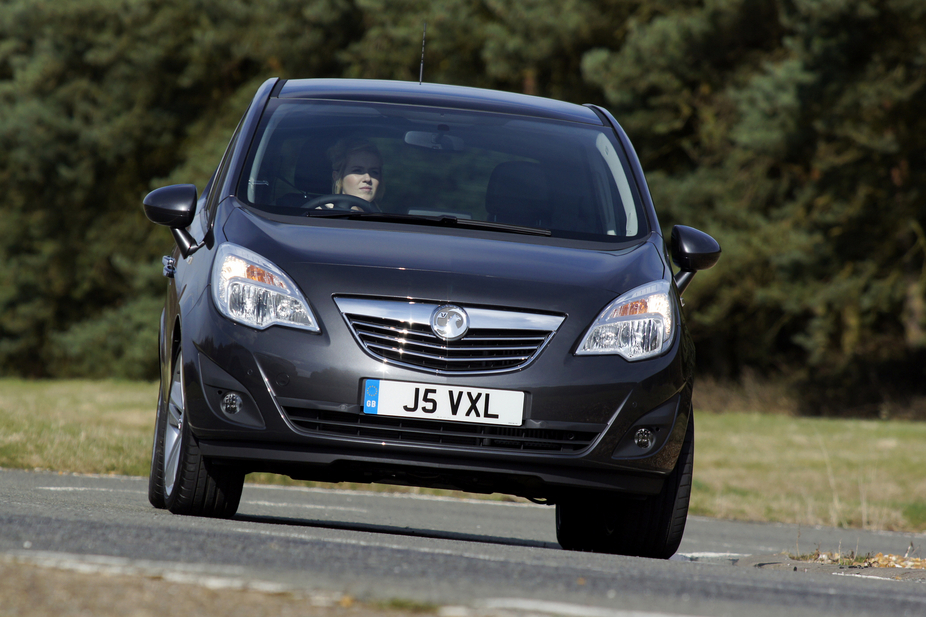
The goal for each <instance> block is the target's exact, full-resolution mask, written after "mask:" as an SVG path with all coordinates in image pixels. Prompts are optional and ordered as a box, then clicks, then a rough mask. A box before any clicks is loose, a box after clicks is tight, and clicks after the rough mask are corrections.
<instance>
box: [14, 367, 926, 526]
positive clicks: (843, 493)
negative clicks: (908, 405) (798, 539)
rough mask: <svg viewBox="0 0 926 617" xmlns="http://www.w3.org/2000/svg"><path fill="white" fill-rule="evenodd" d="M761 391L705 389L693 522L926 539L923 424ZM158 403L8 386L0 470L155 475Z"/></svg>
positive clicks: (124, 389)
mask: <svg viewBox="0 0 926 617" xmlns="http://www.w3.org/2000/svg"><path fill="white" fill-rule="evenodd" d="M753 386H754V387H749V388H745V389H738V387H731V388H727V387H725V386H721V385H717V384H710V383H707V384H699V388H700V389H699V390H698V391H697V393H696V397H697V398H696V400H695V405H696V410H697V411H696V420H695V421H696V430H697V433H696V434H697V442H696V443H697V448H696V451H695V470H694V486H693V491H692V503H691V512H692V514H698V515H703V516H709V517H715V518H730V519H739V520H752V521H775V522H787V523H800V524H804V525H817V524H821V525H832V526H836V527H858V528H865V529H884V530H895V531H900V530H903V531H924V530H926V476H924V475H923V473H922V470H923V469H926V448H923V445H922V444H923V443H926V423H914V422H903V421H896V420H895V421H876V420H841V419H839V420H837V419H814V418H796V417H792V416H791V415H789V414H790V413H792V411H791V410H790V409H789V407H788V405H789V404H788V401H787V397H786V396H784V395H783V394H781V393H776V392H777V390H774V389H773V390H772V391H763V390H762V389H761V387H760V386H759V385H756V384H753ZM738 392H743V393H746V394H737V393H738ZM757 392H758V394H757ZM156 401H157V386H156V385H155V384H152V383H139V382H120V381H24V380H17V379H0V467H10V468H19V469H48V470H54V471H61V472H75V473H99V474H120V475H136V476H144V475H147V473H148V460H149V456H150V448H151V435H152V432H153V426H154V406H155V403H156ZM714 410H718V411H722V412H723V413H717V412H715V411H714ZM757 410H761V411H763V412H765V413H756V411H757ZM248 480H249V481H258V482H275V483H281V484H298V485H305V484H307V483H303V482H295V481H292V480H290V479H289V478H280V477H278V476H271V475H267V474H260V475H253V476H249V478H248ZM361 487H363V486H362V485H361V486H359V487H357V488H361ZM370 488H373V489H374V490H390V491H394V490H403V489H401V488H397V487H387V486H382V485H374V486H373V487H370ZM405 490H408V491H412V492H418V491H417V490H416V489H405ZM421 492H424V491H421ZM429 492H430V491H429ZM435 492H437V493H440V494H458V493H453V492H450V491H435Z"/></svg>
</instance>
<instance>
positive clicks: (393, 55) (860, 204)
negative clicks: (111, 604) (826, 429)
mask: <svg viewBox="0 0 926 617" xmlns="http://www.w3.org/2000/svg"><path fill="white" fill-rule="evenodd" d="M425 21H426V22H427V24H428V46H427V53H426V66H425V79H426V80H428V81H433V82H440V83H453V84H461V85H472V86H482V87H490V88H497V89H502V90H509V91H516V92H525V93H528V94H537V95H543V96H549V97H553V98H558V99H564V100H569V101H573V102H577V103H584V102H591V103H599V104H603V105H605V106H607V107H608V108H609V109H611V110H612V111H613V112H614V113H615V115H616V116H617V118H618V119H619V120H620V121H621V123H622V124H623V126H624V128H625V129H626V130H627V132H628V133H629V134H630V136H631V139H632V140H633V141H634V143H635V144H636V147H637V149H638V153H639V155H640V157H641V159H642V161H643V165H644V169H645V170H646V171H647V174H648V178H649V180H650V183H651V189H652V192H653V195H654V199H655V201H656V203H657V207H658V208H659V210H660V213H661V217H662V219H661V223H662V224H663V225H664V228H665V230H669V229H670V228H671V226H672V225H674V224H676V223H683V224H687V225H693V226H696V227H699V228H701V229H704V230H705V231H707V232H709V233H711V234H712V235H714V236H715V237H716V238H717V239H718V240H719V241H720V242H721V244H722V246H723V249H724V257H723V259H722V260H721V262H720V264H719V265H718V266H717V267H715V268H714V269H713V270H710V271H708V272H704V273H701V274H699V275H698V277H697V280H696V283H695V284H694V285H692V287H691V288H690V289H689V291H688V292H687V293H686V303H687V305H688V306H689V307H690V308H689V318H690V324H691V328H692V333H693V335H694V337H695V340H696V343H697V346H698V353H699V365H700V367H701V369H702V370H703V371H706V372H707V373H709V374H711V375H712V376H714V377H717V378H722V379H738V378H740V377H741V376H742V375H743V374H744V371H745V372H746V373H747V374H748V375H750V376H755V375H759V376H768V377H773V378H782V379H784V380H786V382H787V383H789V384H791V385H792V387H793V388H794V391H795V392H796V393H798V394H799V396H800V400H801V403H802V405H803V411H804V412H806V413H809V414H835V413H853V414H856V415H868V416H875V415H878V414H881V415H885V414H889V413H891V410H892V409H901V408H902V409H907V410H913V411H912V412H909V413H914V414H916V413H917V410H919V413H920V414H921V417H926V411H924V408H926V402H924V401H926V399H924V398H922V396H921V395H920V391H921V383H922V382H923V380H924V377H926V369H924V361H926V236H924V231H923V228H924V225H926V202H924V197H926V195H924V192H926V137H924V135H926V114H924V111H926V105H924V102H926V3H924V2H922V0H556V1H554V0H520V1H519V2H504V1H501V0H435V1H433V2H426V1H422V0H390V1H389V2H386V1H385V0H298V1H297V0H265V1H263V2H260V3H257V2H254V3H251V2H245V1H243V0H157V1H155V0H80V1H77V2H68V3H61V2H50V1H45V0H4V2H2V3H0V189H2V191H0V374H4V375H17V376H26V377H73V376H85V377H104V376H106V377H127V378H145V379H149V378H155V376H156V374H157V369H156V361H157V354H156V351H155V350H156V345H155V339H156V336H157V323H158V314H159V310H160V308H159V307H160V304H161V297H162V294H163V289H164V282H163V279H162V278H161V275H160V270H161V268H160V257H161V255H163V254H165V253H166V252H168V251H169V249H170V246H171V244H172V240H171V238H170V235H169V234H168V233H167V231H166V230H164V229H160V228H158V227H156V226H154V225H151V224H150V223H148V222H147V221H146V219H145V217H144V215H143V213H142V210H141V208H140V207H139V205H140V202H141V199H142V197H143V196H144V195H145V194H146V193H147V192H148V191H149V190H151V189H152V188H155V187H157V186H160V185H164V184H168V183H173V182H194V183H196V184H197V185H198V186H199V187H200V188H202V187H203V186H204V185H205V182H206V180H207V179H208V177H209V175H210V174H211V172H212V169H213V168H214V166H215V165H216V164H217V163H218V159H219V157H220V156H221V152H222V151H223V149H224V147H225V143H226V141H227V139H228V138H229V136H230V134H231V131H232V130H233V129H234V126H235V124H236V122H237V120H238V118H239V117H240V115H241V113H243V111H244V109H245V108H246V106H247V104H248V102H249V101H250V98H251V96H252V95H253V93H254V91H255V89H256V86H257V84H259V83H261V82H262V81H263V80H264V79H266V78H267V77H270V76H280V77H338V76H343V77H360V78H390V79H403V80H415V79H417V78H418V69H419V58H420V52H421V27H422V24H423V22H425Z"/></svg>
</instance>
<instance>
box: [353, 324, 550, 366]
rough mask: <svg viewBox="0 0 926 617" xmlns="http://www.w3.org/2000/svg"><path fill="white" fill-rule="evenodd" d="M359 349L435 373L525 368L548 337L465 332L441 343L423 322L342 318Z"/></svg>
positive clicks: (533, 333) (530, 332)
mask: <svg viewBox="0 0 926 617" xmlns="http://www.w3.org/2000/svg"><path fill="white" fill-rule="evenodd" d="M346 317H347V320H348V323H349V324H350V327H351V328H352V329H353V331H354V333H355V334H356V335H357V338H358V339H360V342H361V343H362V344H363V346H364V348H366V350H367V351H368V352H369V353H371V354H372V355H374V356H376V357H377V358H381V359H383V360H388V361H391V362H396V363H399V364H406V365H411V366H415V367H417V368H423V369H428V370H431V371H435V372H448V373H453V372H482V371H499V370H511V369H516V368H518V367H521V366H523V365H525V364H527V363H528V362H529V361H530V360H531V359H532V358H533V357H534V355H535V354H536V353H537V352H538V350H539V349H540V348H541V346H542V345H543V344H544V343H545V342H546V341H547V339H548V338H549V337H550V335H551V334H552V333H551V332H538V331H537V330H491V329H471V330H470V331H469V332H468V333H467V334H466V336H465V337H463V338H462V339H460V340H457V341H444V340H442V339H440V338H438V337H437V336H435V335H434V333H433V332H432V331H431V328H430V326H427V325H425V324H417V323H407V322H402V321H399V320H396V319H386V318H381V317H370V316H362V315H350V314H348V315H346Z"/></svg>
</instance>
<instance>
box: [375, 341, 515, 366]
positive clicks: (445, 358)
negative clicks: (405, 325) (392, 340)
mask: <svg viewBox="0 0 926 617" xmlns="http://www.w3.org/2000/svg"><path fill="white" fill-rule="evenodd" d="M367 348H369V349H378V350H379V351H382V352H387V353H388V352H395V353H398V354H401V355H402V357H406V356H413V357H415V358H422V359H427V360H434V361H441V362H472V361H473V360H483V359H484V357H483V356H463V357H453V356H449V355H435V354H429V353H425V352H423V351H414V350H411V349H408V348H407V347H406V348H398V347H388V346H386V345H378V344H376V343H367ZM466 351H472V350H469V349H467V350H466ZM531 351H533V350H531ZM528 358H530V354H528V355H523V354H522V355H512V356H505V360H520V361H522V362H523V361H525V360H527V359H528Z"/></svg>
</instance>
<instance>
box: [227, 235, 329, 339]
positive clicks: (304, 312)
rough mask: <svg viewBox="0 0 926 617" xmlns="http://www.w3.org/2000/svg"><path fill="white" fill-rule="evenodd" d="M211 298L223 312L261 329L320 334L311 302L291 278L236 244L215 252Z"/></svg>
mask: <svg viewBox="0 0 926 617" xmlns="http://www.w3.org/2000/svg"><path fill="white" fill-rule="evenodd" d="M212 299H213V300H215V306H216V307H217V308H218V309H219V312H220V313H222V314H223V315H225V316H226V317H228V318H229V319H231V320H234V321H237V322H239V323H243V324H244V325H246V326H251V327H252V328H257V329H258V330H263V329H265V328H269V327H270V326H273V325H279V326H289V327H291V328H301V329H303V330H310V331H312V332H318V331H319V328H318V323H317V322H316V321H315V315H313V314H312V311H311V309H309V303H308V302H306V301H305V298H303V297H302V294H301V293H300V292H299V289H297V288H296V284H295V283H293V281H292V279H290V278H289V277H288V276H286V274H284V273H283V271H282V270H280V269H279V268H278V267H276V266H275V265H273V264H272V263H271V262H270V261H268V260H266V259H264V258H263V257H261V256H260V255H258V254H257V253H254V252H252V251H249V250H247V249H246V248H243V247H240V246H238V245H236V244H229V243H226V244H223V245H221V246H220V247H219V250H218V251H217V253H216V256H215V262H214V263H213V264H212Z"/></svg>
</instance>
